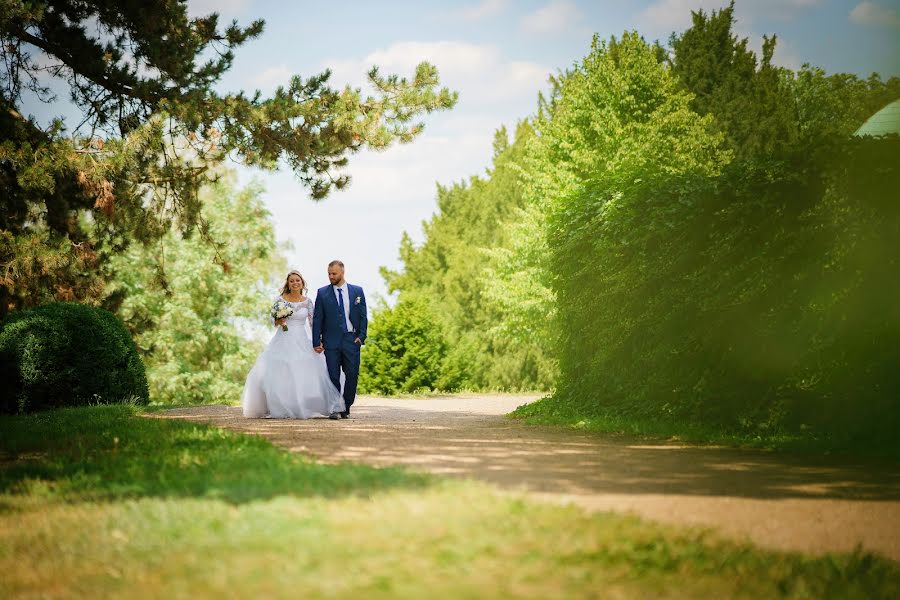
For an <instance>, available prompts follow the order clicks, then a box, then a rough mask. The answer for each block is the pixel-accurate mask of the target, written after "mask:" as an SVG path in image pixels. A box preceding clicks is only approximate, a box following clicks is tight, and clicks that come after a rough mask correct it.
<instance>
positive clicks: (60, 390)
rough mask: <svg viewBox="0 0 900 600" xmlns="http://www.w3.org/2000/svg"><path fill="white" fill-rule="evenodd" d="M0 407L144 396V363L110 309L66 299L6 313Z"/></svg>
mask: <svg viewBox="0 0 900 600" xmlns="http://www.w3.org/2000/svg"><path fill="white" fill-rule="evenodd" d="M0 376H2V380H3V391H2V392H0V412H3V413H25V412H32V411H36V410H42V409H47V408H53V407H58V406H77V405H84V404H93V403H117V402H123V401H137V402H139V403H141V404H145V403H146V402H147V401H148V400H149V392H148V389H147V378H146V375H145V374H144V364H143V363H142V362H141V358H140V356H138V352H137V347H136V346H135V343H134V341H133V340H132V339H131V336H130V335H129V334H128V331H127V330H126V329H125V327H124V326H123V325H122V323H121V322H119V320H118V319H116V317H115V316H113V314H112V313H110V312H107V311H105V310H103V309H100V308H94V307H91V306H86V305H84V304H76V303H69V302H61V303H51V304H44V305H41V306H37V307H35V308H32V309H28V310H21V311H16V312H14V313H12V314H10V315H9V316H8V317H7V318H6V320H5V321H4V322H3V324H2V329H0Z"/></svg>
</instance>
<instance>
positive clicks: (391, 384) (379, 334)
mask: <svg viewBox="0 0 900 600" xmlns="http://www.w3.org/2000/svg"><path fill="white" fill-rule="evenodd" d="M447 351H448V344H447V339H446V333H445V332H444V329H443V327H442V326H441V323H440V321H439V320H438V319H437V318H436V316H435V315H434V313H433V312H432V309H431V307H430V306H429V305H428V304H427V302H426V301H425V300H423V299H415V300H405V299H401V300H400V301H399V302H398V303H397V305H396V306H393V307H390V306H381V307H379V308H378V309H377V310H376V311H375V314H374V315H373V318H372V322H371V324H370V326H369V338H368V339H367V340H366V345H365V346H364V347H363V351H362V352H363V354H362V362H363V367H362V369H361V372H360V380H359V387H360V391H361V392H363V393H381V394H395V393H398V392H415V391H417V390H452V389H455V388H457V387H459V379H460V378H461V376H462V374H461V373H460V372H459V371H458V369H456V368H455V367H454V366H451V365H450V363H449V361H448V360H447Z"/></svg>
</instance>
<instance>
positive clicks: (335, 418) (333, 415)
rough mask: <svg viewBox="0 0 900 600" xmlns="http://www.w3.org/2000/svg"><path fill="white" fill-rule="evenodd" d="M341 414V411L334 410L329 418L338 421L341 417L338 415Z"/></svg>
mask: <svg viewBox="0 0 900 600" xmlns="http://www.w3.org/2000/svg"><path fill="white" fill-rule="evenodd" d="M339 414H340V413H336V412H333V413H331V414H330V415H328V418H329V419H331V420H332V421H337V420H338V419H340V418H341V417H339V416H338V415H339Z"/></svg>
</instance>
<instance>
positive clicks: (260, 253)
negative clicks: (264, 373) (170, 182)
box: [109, 173, 287, 403]
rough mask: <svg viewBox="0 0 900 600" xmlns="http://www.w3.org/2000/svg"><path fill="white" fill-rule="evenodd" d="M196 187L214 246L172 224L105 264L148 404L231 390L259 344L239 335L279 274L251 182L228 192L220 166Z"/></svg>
mask: <svg viewBox="0 0 900 600" xmlns="http://www.w3.org/2000/svg"><path fill="white" fill-rule="evenodd" d="M200 194H201V201H202V202H203V205H204V207H205V208H204V211H205V213H206V218H207V223H208V226H209V231H210V234H211V235H212V236H214V237H215V239H217V240H219V241H220V242H221V244H222V246H221V247H220V248H219V249H218V250H216V249H215V248H212V247H210V246H209V244H206V243H205V242H204V241H203V240H201V239H200V238H198V237H197V236H192V237H186V236H184V235H183V234H182V233H181V232H180V231H178V229H176V228H174V227H173V228H172V229H171V230H170V231H169V232H168V233H167V234H166V235H165V236H163V237H162V238H160V240H159V241H158V242H157V243H156V244H154V246H153V247H144V246H142V245H139V244H136V245H132V246H130V247H129V248H128V249H126V250H125V251H124V252H123V253H122V254H120V255H118V256H116V257H114V258H113V259H112V260H111V261H110V265H109V266H110V271H111V283H110V285H109V289H110V291H111V295H114V296H120V297H122V298H123V300H122V303H121V306H120V308H119V314H120V315H121V317H122V319H123V320H124V321H125V324H126V325H127V326H128V327H129V329H130V330H131V331H132V332H133V334H134V336H135V340H136V341H137V343H138V346H139V347H140V349H141V352H142V354H143V356H144V362H145V364H146V365H147V377H148V380H149V383H150V392H151V397H152V398H153V400H154V401H155V402H167V403H184V402H188V403H212V402H216V403H222V402H231V401H234V400H235V399H237V398H240V396H241V389H242V388H243V385H244V379H245V377H246V376H247V373H248V372H249V371H250V367H251V366H252V365H253V361H254V360H255V359H256V356H257V355H258V354H259V352H260V350H261V349H262V348H261V344H260V343H259V341H257V340H254V339H248V333H249V331H250V330H251V329H252V328H253V327H254V326H261V325H263V324H268V307H269V303H270V302H271V298H272V297H273V296H274V295H275V289H276V288H277V285H276V284H275V283H273V282H274V281H276V280H279V279H280V278H281V277H282V276H283V274H284V273H286V272H287V266H286V264H285V261H284V258H283V257H282V256H281V254H280V252H279V248H278V247H277V246H276V243H275V231H274V226H273V225H272V222H271V220H270V218H269V213H268V211H267V210H266V209H265V206H264V205H263V201H262V198H261V196H262V189H261V188H260V187H259V186H258V185H254V184H251V185H250V186H248V187H246V188H244V189H241V190H237V189H236V178H235V176H234V174H233V173H224V174H223V175H222V176H221V177H220V178H219V180H218V181H217V182H216V183H214V184H211V185H208V186H206V187H204V188H203V190H201V192H200ZM160 258H162V260H163V263H164V269H160V266H159V260H160ZM216 258H218V259H219V260H221V261H223V262H224V263H225V264H227V265H228V266H229V268H228V269H227V270H225V271H223V270H222V269H221V268H220V267H218V266H217V265H216V263H215V259H216ZM267 290H270V291H267Z"/></svg>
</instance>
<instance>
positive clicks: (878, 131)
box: [853, 100, 900, 137]
mask: <svg viewBox="0 0 900 600" xmlns="http://www.w3.org/2000/svg"><path fill="white" fill-rule="evenodd" d="M891 134H894V135H900V100H894V101H893V102H891V103H890V104H888V105H887V106H885V107H884V108H882V109H881V110H879V111H878V112H877V113H875V114H874V115H872V116H871V117H869V119H868V120H867V121H866V122H865V123H863V126H862V127H860V128H859V129H857V130H856V133H854V134H853V135H855V136H858V137H861V136H864V135H870V136H872V137H881V136H885V135H891Z"/></svg>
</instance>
